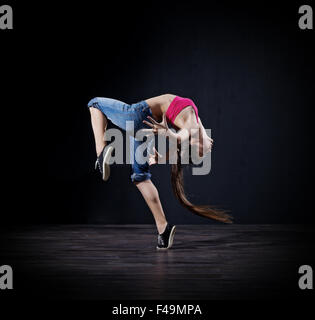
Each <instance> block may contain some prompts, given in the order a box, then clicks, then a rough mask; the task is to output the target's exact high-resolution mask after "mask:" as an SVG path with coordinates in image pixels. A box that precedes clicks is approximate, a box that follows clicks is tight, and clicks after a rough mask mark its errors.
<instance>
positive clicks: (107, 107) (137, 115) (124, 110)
mask: <svg viewBox="0 0 315 320" xmlns="http://www.w3.org/2000/svg"><path fill="white" fill-rule="evenodd" d="M88 107H94V108H97V109H99V110H100V111H101V112H102V113H103V114H104V115H105V116H106V118H107V119H108V120H110V121H111V122H112V123H113V124H115V125H116V126H117V127H119V128H121V129H123V130H125V131H126V129H127V128H126V121H132V122H133V124H134V131H135V132H137V131H138V130H140V129H143V128H149V127H148V126H147V125H146V124H144V123H143V122H142V121H143V120H147V116H151V117H152V112H151V109H150V107H149V105H148V104H147V103H146V102H145V101H144V100H143V101H140V102H137V103H133V104H127V103H125V102H122V101H119V100H115V99H110V98H94V99H92V100H90V101H89V103H88ZM129 137H130V138H129V139H130V141H129V143H130V146H133V150H130V151H133V152H131V153H130V155H131V156H132V157H133V164H132V165H131V166H132V173H131V180H132V181H133V182H141V181H145V180H148V179H150V178H151V173H150V170H149V164H148V162H145V163H144V164H140V163H138V162H137V161H136V149H137V148H138V146H139V145H141V144H142V143H143V141H138V140H136V139H135V138H134V137H133V136H129ZM130 149H131V148H130ZM144 156H146V154H144Z"/></svg>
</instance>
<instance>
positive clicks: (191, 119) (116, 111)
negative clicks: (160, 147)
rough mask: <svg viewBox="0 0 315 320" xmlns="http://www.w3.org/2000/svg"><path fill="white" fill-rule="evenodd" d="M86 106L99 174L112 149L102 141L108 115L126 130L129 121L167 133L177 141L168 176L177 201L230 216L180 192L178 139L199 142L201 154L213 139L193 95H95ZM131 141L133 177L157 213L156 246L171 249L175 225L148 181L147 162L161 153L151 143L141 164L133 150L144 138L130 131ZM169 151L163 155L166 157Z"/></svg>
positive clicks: (203, 212) (221, 217) (224, 218)
mask: <svg viewBox="0 0 315 320" xmlns="http://www.w3.org/2000/svg"><path fill="white" fill-rule="evenodd" d="M88 107H89V110H90V114H91V123H92V128H93V133H94V138H95V147H96V154H97V160H96V168H98V170H99V171H100V173H101V175H102V178H103V180H105V181H106V180H107V179H108V178H109V175H110V165H109V161H110V158H111V155H112V151H113V147H112V146H110V145H109V146H107V147H106V141H105V140H104V134H105V131H106V128H107V123H108V120H110V121H112V123H114V124H115V125H116V126H118V127H120V128H121V129H123V130H126V122H127V121H132V122H133V124H134V129H135V132H137V131H138V130H140V129H145V130H146V131H147V132H151V133H152V134H164V135H166V136H167V135H170V136H172V137H175V139H176V140H177V141H178V143H179V148H176V151H177V163H175V164H172V165H171V166H172V170H171V182H172V188H173V191H174V194H175V196H176V198H177V199H178V200H179V202H180V203H181V204H182V205H183V206H184V207H185V208H187V209H188V210H190V211H191V212H193V213H195V214H197V215H199V216H203V217H206V218H211V219H215V220H218V221H221V222H225V223H230V222H231V217H230V216H229V215H228V214H226V213H225V212H224V211H223V210H219V209H215V208H212V207H210V206H204V205H195V204H192V203H191V202H190V201H189V200H188V199H187V197H186V195H185V192H184V187H183V172H182V164H181V161H180V160H181V152H180V150H181V149H180V144H181V143H183V141H189V143H190V145H194V146H197V148H198V149H199V155H200V156H204V155H205V154H206V153H208V152H210V151H211V149H212V145H213V140H212V139H211V138H210V137H209V136H208V135H207V133H206V130H205V128H204V127H203V125H202V122H201V119H200V118H199V116H198V109H197V107H196V105H195V104H194V102H193V101H192V100H191V99H188V98H182V97H179V96H176V95H173V94H163V95H160V96H157V97H153V98H150V99H147V100H142V101H140V102H137V103H134V104H131V105H129V104H127V103H124V102H122V101H119V100H115V99H110V98H94V99H92V100H90V101H89V103H88ZM169 126H172V127H173V128H174V129H175V132H174V131H172V130H170V128H169ZM192 129H195V132H196V131H197V132H198V137H196V136H195V135H194V136H193V135H192V134H190V132H192ZM130 142H131V145H133V148H134V152H133V156H134V162H133V164H132V174H131V180H132V182H133V183H134V184H135V185H136V186H137V188H138V189H139V191H140V192H141V194H142V196H143V198H144V199H145V201H146V203H147V205H148V207H149V208H150V210H151V212H152V214H153V217H154V219H155V223H156V227H157V231H158V243H157V247H156V248H157V249H158V250H165V249H169V248H170V247H171V246H172V244H173V239H174V234H175V229H176V226H175V225H172V224H170V223H169V222H168V221H167V219H166V217H165V213H164V211H163V207H162V204H161V201H160V198H159V194H158V191H157V189H156V187H155V186H154V184H153V183H152V181H151V173H150V168H149V167H150V166H151V165H153V164H156V163H158V162H159V158H160V157H163V156H162V155H160V154H159V153H158V151H157V150H156V149H155V148H153V153H152V154H151V153H149V156H148V161H147V162H146V163H144V164H141V163H138V162H137V161H136V157H135V155H136V152H135V150H136V149H137V147H138V146H139V145H141V144H142V143H143V142H142V141H138V140H136V139H135V138H134V137H133V136H130ZM169 156H170V155H165V157H166V158H168V157H169Z"/></svg>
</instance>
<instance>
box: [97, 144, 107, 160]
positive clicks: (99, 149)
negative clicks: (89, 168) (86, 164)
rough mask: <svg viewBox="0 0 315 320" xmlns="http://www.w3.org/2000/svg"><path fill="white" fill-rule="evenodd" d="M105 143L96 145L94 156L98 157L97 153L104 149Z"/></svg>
mask: <svg viewBox="0 0 315 320" xmlns="http://www.w3.org/2000/svg"><path fill="white" fill-rule="evenodd" d="M105 146H106V144H103V145H101V146H98V147H96V156H97V157H99V155H100V154H101V152H102V151H103V150H104V148H105Z"/></svg>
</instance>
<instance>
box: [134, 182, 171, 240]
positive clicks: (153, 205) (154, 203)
mask: <svg viewBox="0 0 315 320" xmlns="http://www.w3.org/2000/svg"><path fill="white" fill-rule="evenodd" d="M135 185H136V186H137V188H138V189H139V191H140V192H141V194H142V196H143V198H144V200H145V201H146V203H147V205H148V206H149V208H150V210H151V212H152V214H153V217H154V220H155V224H156V227H157V230H158V233H159V234H161V233H163V231H164V230H165V227H166V225H167V221H166V218H165V214H164V211H163V208H162V204H161V201H160V197H159V193H158V191H157V189H156V187H155V185H154V184H153V183H152V181H151V180H150V179H148V180H145V181H141V182H135Z"/></svg>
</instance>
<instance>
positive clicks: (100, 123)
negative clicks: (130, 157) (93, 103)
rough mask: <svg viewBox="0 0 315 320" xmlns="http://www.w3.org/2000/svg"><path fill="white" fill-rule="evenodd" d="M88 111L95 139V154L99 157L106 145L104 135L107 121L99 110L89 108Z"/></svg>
mask: <svg viewBox="0 0 315 320" xmlns="http://www.w3.org/2000/svg"><path fill="white" fill-rule="evenodd" d="M89 109H90V113H91V123H92V128H93V133H94V139H95V148H96V154H97V156H99V154H100V153H101V152H102V150H103V149H104V147H105V145H106V142H105V139H104V135H105V131H106V127H107V119H106V117H105V116H104V114H103V113H102V112H101V111H100V110H98V109H96V108H93V107H90V108H89Z"/></svg>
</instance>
